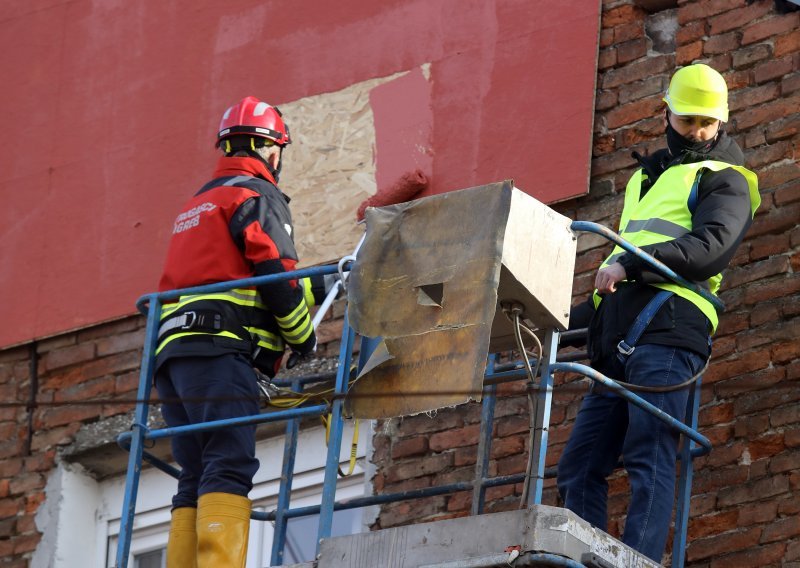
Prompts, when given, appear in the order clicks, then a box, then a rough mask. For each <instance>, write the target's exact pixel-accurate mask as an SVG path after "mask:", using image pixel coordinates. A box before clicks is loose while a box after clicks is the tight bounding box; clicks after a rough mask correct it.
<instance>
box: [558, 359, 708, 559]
mask: <svg viewBox="0 0 800 568" xmlns="http://www.w3.org/2000/svg"><path fill="white" fill-rule="evenodd" d="M704 363H705V360H704V359H703V357H701V356H700V355H698V354H696V353H694V352H692V351H688V350H686V349H680V348H677V347H670V346H667V345H638V346H637V347H636V350H635V351H634V352H633V353H632V354H631V356H630V357H629V358H628V360H627V363H626V364H625V365H624V367H623V366H622V364H620V365H619V369H618V370H617V372H616V373H612V374H610V377H611V378H612V379H617V380H623V381H625V382H628V383H633V384H637V385H646V386H651V387H665V386H670V385H676V384H678V383H682V382H683V381H685V380H687V379H689V378H690V377H692V376H693V375H694V374H695V373H697V372H698V371H699V370H700V369H701V368H702V367H703V364H704ZM595 390H596V389H593V392H590V393H589V394H588V395H586V396H585V397H584V399H583V404H582V405H581V409H580V411H579V412H578V416H577V417H576V418H575V425H574V426H573V428H572V434H571V435H570V438H569V441H568V442H567V446H566V448H564V452H563V453H562V455H561V460H560V461H559V463H558V491H559V493H560V494H561V497H562V499H563V500H564V506H565V507H566V508H568V509H570V510H572V511H574V512H575V513H577V514H578V516H580V517H581V518H583V519H585V520H587V521H589V522H590V523H591V524H593V525H594V526H596V527H598V528H600V529H602V530H606V523H607V519H606V515H607V509H606V504H607V501H608V482H607V481H606V478H607V477H608V476H609V475H610V474H611V472H612V471H613V470H614V468H616V466H617V461H618V460H619V457H620V455H622V461H623V464H624V466H625V469H626V470H627V472H628V480H629V481H630V485H631V500H630V505H629V507H628V516H627V519H626V521H625V532H624V534H623V537H622V542H624V543H625V544H627V545H628V546H630V547H631V548H633V549H635V550H637V551H639V552H641V553H642V554H644V555H645V556H648V557H649V558H651V559H653V560H655V561H656V562H661V556H662V555H663V554H664V547H665V545H666V542H667V533H668V532H669V525H670V518H671V517H672V507H673V502H674V499H675V464H676V461H677V452H678V440H679V436H678V433H677V432H676V431H675V430H672V429H671V428H670V427H669V426H668V425H667V424H665V423H664V422H662V421H661V420H659V419H658V418H656V417H655V416H654V415H652V414H650V413H649V412H647V411H646V410H643V409H641V408H639V407H638V406H636V405H635V404H631V403H628V402H627V401H626V400H625V399H623V398H621V397H618V396H617V395H615V394H613V393H609V392H600V393H599V392H594V391H595ZM636 394H638V395H639V396H640V397H641V398H643V399H645V400H646V401H647V402H649V403H650V404H652V405H653V406H655V407H656V408H658V409H660V410H662V411H664V412H666V413H667V414H669V415H670V416H672V417H673V418H676V419H678V420H680V421H683V420H684V418H685V415H686V403H687V399H688V397H689V389H688V388H683V389H680V390H677V391H672V392H663V393H650V392H637V393H636Z"/></svg>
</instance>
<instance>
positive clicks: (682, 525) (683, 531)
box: [672, 377, 702, 568]
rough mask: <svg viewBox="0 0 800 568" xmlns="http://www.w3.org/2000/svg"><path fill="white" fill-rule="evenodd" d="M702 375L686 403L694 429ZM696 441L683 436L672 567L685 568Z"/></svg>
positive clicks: (687, 418)
mask: <svg viewBox="0 0 800 568" xmlns="http://www.w3.org/2000/svg"><path fill="white" fill-rule="evenodd" d="M701 382H702V377H701V378H699V379H697V382H696V383H695V384H694V388H693V389H692V390H691V392H690V393H689V403H688V404H687V405H686V422H687V423H688V425H689V426H691V428H692V429H693V430H697V426H698V420H699V418H698V416H699V414H700V384H701ZM694 446H695V443H694V441H693V440H692V439H691V438H688V437H686V436H684V437H683V444H681V451H680V462H681V463H680V469H679V471H680V475H679V476H678V505H677V508H676V510H675V537H674V539H673V541H672V568H683V563H684V558H685V556H686V555H685V554H684V551H685V550H686V537H687V531H688V528H689V509H690V508H691V504H692V477H693V474H694V464H693V462H692V450H694Z"/></svg>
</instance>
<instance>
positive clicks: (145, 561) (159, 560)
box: [133, 548, 164, 568]
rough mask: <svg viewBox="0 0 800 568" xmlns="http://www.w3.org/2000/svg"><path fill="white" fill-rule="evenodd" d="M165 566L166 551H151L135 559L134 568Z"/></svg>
mask: <svg viewBox="0 0 800 568" xmlns="http://www.w3.org/2000/svg"><path fill="white" fill-rule="evenodd" d="M163 566H164V549H163V548H162V549H160V550H151V551H150V552H145V553H143V554H137V555H136V556H134V557H133V568H162V567H163Z"/></svg>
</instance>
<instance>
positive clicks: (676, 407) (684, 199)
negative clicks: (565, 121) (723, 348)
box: [558, 64, 760, 562]
mask: <svg viewBox="0 0 800 568" xmlns="http://www.w3.org/2000/svg"><path fill="white" fill-rule="evenodd" d="M664 101H665V102H666V109H665V122H666V125H665V126H666V142H667V148H665V149H663V150H659V151H657V152H654V153H653V154H652V155H649V156H641V155H639V154H638V153H636V152H634V153H633V155H634V157H635V158H636V160H637V161H638V162H639V164H640V166H641V167H640V168H639V169H637V170H636V171H635V172H634V174H633V175H632V177H631V179H630V181H629V182H628V185H627V187H626V189H625V202H624V205H623V210H622V216H621V219H620V226H619V232H620V234H621V235H622V237H623V238H625V239H626V240H627V241H629V242H631V243H633V244H634V245H636V246H638V247H640V248H642V249H643V250H644V251H645V252H647V253H649V254H651V255H652V256H654V257H655V258H656V259H658V260H660V261H661V262H663V263H664V264H666V265H667V266H668V267H669V268H671V269H672V270H674V271H675V272H676V273H678V274H679V275H681V276H683V277H684V278H686V279H687V280H690V281H693V282H696V283H698V284H700V285H701V286H703V287H705V288H706V289H707V290H708V291H710V292H711V293H712V294H716V293H717V291H718V290H719V286H720V282H721V280H722V276H721V274H720V273H721V272H722V270H723V269H724V268H725V267H727V265H728V263H729V262H730V261H731V259H732V258H733V256H734V253H735V252H736V249H737V247H738V246H739V244H740V243H741V242H742V239H743V238H744V236H745V233H746V232H747V230H748V228H749V227H750V224H751V223H752V219H753V215H754V214H755V211H756V209H757V208H758V206H759V204H760V198H759V195H758V180H757V178H756V175H755V174H754V173H753V172H751V171H750V170H748V169H746V168H745V167H744V166H743V164H744V156H743V154H742V151H741V149H740V148H739V146H738V145H737V144H736V142H735V141H734V140H733V139H732V138H730V137H729V136H728V135H727V134H726V132H725V130H724V125H725V123H726V122H727V121H728V89H727V85H726V84H725V79H724V78H723V77H722V75H720V74H719V73H718V72H717V71H715V70H714V69H712V68H711V67H709V66H707V65H703V64H695V65H689V66H687V67H683V68H681V69H679V70H678V71H677V72H676V73H675V74H674V75H673V77H672V79H671V81H670V84H669V89H668V91H667V93H666V95H665V97H664ZM595 288H596V290H595V291H594V294H593V297H592V298H591V299H590V301H589V302H587V303H586V304H584V305H583V306H580V307H578V308H576V310H575V311H574V312H573V318H572V319H573V321H574V322H575V321H580V320H581V319H584V321H586V320H590V323H589V353H590V357H591V361H592V366H593V367H594V368H595V369H597V370H598V371H600V372H602V373H603V374H605V375H606V376H608V377H610V378H612V379H616V380H620V381H624V382H626V383H631V384H632V385H636V386H643V387H656V389H657V390H660V392H641V391H640V392H638V393H637V394H639V395H640V396H641V397H642V398H644V399H645V400H647V401H648V402H650V403H651V404H653V405H654V406H656V407H657V408H659V409H661V410H663V411H664V412H667V413H669V414H670V415H671V416H673V417H674V418H676V419H678V420H683V419H684V417H685V413H686V406H687V400H688V393H689V390H688V389H689V386H683V387H682V388H676V386H677V385H680V383H683V382H685V381H686V380H687V379H690V378H691V377H693V376H695V375H696V374H698V373H699V372H701V370H702V369H703V368H704V366H705V364H706V362H707V361H708V359H709V357H710V349H711V341H710V337H711V335H712V334H713V333H714V331H715V329H716V327H717V323H718V318H717V314H716V312H715V310H714V307H713V305H712V304H711V303H710V302H709V301H708V300H705V299H704V298H703V297H702V296H700V295H698V294H696V293H694V292H692V291H690V290H687V289H686V288H682V287H680V286H678V285H676V284H673V283H671V282H669V281H668V280H666V279H665V278H663V277H662V276H660V275H658V274H656V273H655V272H653V271H652V270H650V269H649V268H648V266H647V265H645V264H644V262H643V261H642V260H641V259H640V258H639V257H637V256H635V255H633V254H631V253H627V252H625V251H624V250H623V249H621V248H619V247H616V248H615V249H614V250H613V251H612V253H611V255H610V256H609V257H608V258H607V259H606V260H605V262H603V264H602V265H601V267H600V269H599V271H598V273H597V276H596V278H595ZM581 314H583V316H582V315H581ZM587 315H588V316H589V317H586V316H587ZM637 317H638V318H639V320H640V321H644V322H648V321H649V323H647V325H645V326H635V325H634V322H635V321H636V320H637ZM648 318H649V320H648ZM677 451H678V435H677V433H676V432H675V431H673V430H672V429H670V428H669V426H667V425H666V424H665V423H663V422H662V421H660V420H658V419H657V418H656V417H654V416H653V415H652V414H650V413H648V412H646V411H644V410H642V409H640V408H639V407H637V406H635V405H633V404H629V403H627V402H626V401H625V400H624V399H622V398H620V397H618V396H616V395H614V394H613V393H610V392H602V391H601V389H600V388H593V389H592V391H591V392H590V393H589V394H588V395H587V396H586V397H585V398H584V400H583V403H582V405H581V408H580V411H579V412H578V415H577V417H576V420H575V425H574V427H573V431H572V434H571V436H570V439H569V441H568V443H567V446H566V448H565V449H564V452H563V454H562V456H561V460H560V461H559V464H558V490H559V494H560V495H561V498H562V499H563V501H564V504H565V506H566V507H567V508H569V509H571V510H572V511H574V512H575V513H577V514H578V515H579V516H580V517H582V518H583V519H585V520H587V521H589V522H590V523H592V524H593V525H595V526H597V527H599V528H601V529H603V530H605V529H606V525H607V518H606V517H607V499H608V484H607V482H606V478H607V477H608V475H609V474H610V473H611V472H612V471H613V470H614V468H615V467H616V465H617V463H618V460H619V458H620V456H621V457H622V461H623V464H624V466H625V469H626V470H627V472H628V478H629V481H630V486H631V499H630V506H629V509H628V514H627V517H626V521H625V529H624V534H623V538H622V540H623V542H625V543H626V544H627V545H629V546H631V547H632V548H634V549H636V550H637V551H639V552H640V553H642V554H644V555H646V556H648V557H649V558H652V559H653V560H655V561H656V562H660V561H661V557H662V555H663V553H664V548H665V545H666V539H667V533H668V530H669V525H670V519H671V515H672V507H673V500H674V495H675V465H676V456H677ZM676 553H679V552H676Z"/></svg>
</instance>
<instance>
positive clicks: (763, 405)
mask: <svg viewBox="0 0 800 568" xmlns="http://www.w3.org/2000/svg"><path fill="white" fill-rule="evenodd" d="M797 390H798V389H775V390H772V391H767V392H760V391H757V392H748V393H744V394H742V395H740V396H739V397H738V398H737V399H736V400H735V401H734V403H733V404H734V408H735V410H736V413H737V416H743V415H746V414H751V413H753V412H759V411H763V410H768V409H769V410H772V409H773V408H776V407H778V406H783V405H784V404H788V403H793V402H794V401H796V400H798V399H800V393H798V392H793V391H797Z"/></svg>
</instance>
